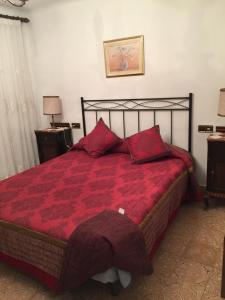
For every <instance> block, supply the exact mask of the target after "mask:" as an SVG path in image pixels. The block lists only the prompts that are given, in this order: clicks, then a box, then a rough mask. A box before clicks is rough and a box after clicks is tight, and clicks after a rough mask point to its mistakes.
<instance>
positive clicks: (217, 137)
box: [207, 133, 225, 142]
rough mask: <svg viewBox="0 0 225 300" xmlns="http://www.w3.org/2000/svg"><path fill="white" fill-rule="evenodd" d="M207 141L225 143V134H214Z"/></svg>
mask: <svg viewBox="0 0 225 300" xmlns="http://www.w3.org/2000/svg"><path fill="white" fill-rule="evenodd" d="M207 140H208V141H209V142H214V141H217V142H218V141H219V142H225V134H224V133H213V134H210V135H209V136H208V139H207Z"/></svg>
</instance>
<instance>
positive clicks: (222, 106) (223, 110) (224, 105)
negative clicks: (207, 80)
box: [218, 88, 225, 117]
mask: <svg viewBox="0 0 225 300" xmlns="http://www.w3.org/2000/svg"><path fill="white" fill-rule="evenodd" d="M218 116H221V117H225V88H223V89H220V99H219V107H218Z"/></svg>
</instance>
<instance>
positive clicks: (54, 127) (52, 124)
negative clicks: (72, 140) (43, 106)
mask: <svg viewBox="0 0 225 300" xmlns="http://www.w3.org/2000/svg"><path fill="white" fill-rule="evenodd" d="M51 128H52V129H56V128H57V127H56V126H55V121H54V115H52V123H51Z"/></svg>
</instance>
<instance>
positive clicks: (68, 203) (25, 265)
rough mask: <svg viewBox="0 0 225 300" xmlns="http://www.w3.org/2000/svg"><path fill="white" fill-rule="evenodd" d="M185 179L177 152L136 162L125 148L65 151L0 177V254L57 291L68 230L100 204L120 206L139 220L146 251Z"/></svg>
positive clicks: (178, 199) (183, 187) (184, 186)
mask: <svg viewBox="0 0 225 300" xmlns="http://www.w3.org/2000/svg"><path fill="white" fill-rule="evenodd" d="M186 155H187V154H186ZM187 184H188V171H187V166H186V165H185V163H184V161H183V160H181V159H178V158H167V159H163V160H158V161H154V162H151V163H145V164H142V165H137V164H133V163H132V162H131V159H130V156H129V155H128V154H122V153H114V154H107V155H104V156H102V157H100V158H98V159H95V158H92V157H90V156H89V155H88V154H86V152H84V151H70V152H68V153H66V154H64V155H62V156H60V157H57V158H55V159H53V160H50V161H48V162H46V163H44V164H42V165H39V166H37V167H34V168H32V169H30V170H27V171H25V172H23V173H20V174H18V175H16V176H13V177H11V178H8V179H6V180H3V181H2V182H1V183H0V259H2V260H4V261H7V262H9V263H11V264H13V265H14V266H16V267H18V268H19V269H22V270H25V271H27V272H29V273H32V274H33V276H34V277H36V278H38V279H39V280H41V281H42V282H43V283H44V284H46V285H47V286H48V287H49V288H51V289H54V290H57V284H58V280H59V277H60V272H61V268H62V263H63V258H64V253H65V248H66V246H67V241H68V239H69V237H70V235H71V233H72V232H73V231H74V230H75V229H76V227H77V226H78V225H79V224H80V223H82V222H84V221H86V220H87V219H88V218H91V217H92V216H94V215H96V214H98V213H99V212H101V211H103V210H104V209H112V210H118V209H119V208H123V209H124V210H125V213H126V214H127V216H128V217H129V218H130V219H131V220H132V221H133V222H134V223H136V224H137V225H139V226H140V228H141V230H142V231H143V233H144V237H145V240H146V246H147V249H148V252H149V253H151V254H152V253H153V252H154V249H155V248H156V245H157V243H158V242H159V241H160V239H161V237H162V235H163V233H164V231H165V229H166V227H167V226H168V223H169V221H170V219H171V218H172V217H173V216H174V214H175V212H176V210H177V209H178V207H179V205H180V202H181V201H182V199H183V198H184V197H185V194H186V190H187ZM112 226H113V224H112Z"/></svg>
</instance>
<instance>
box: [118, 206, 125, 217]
mask: <svg viewBox="0 0 225 300" xmlns="http://www.w3.org/2000/svg"><path fill="white" fill-rule="evenodd" d="M119 213H120V214H121V215H125V209H124V208H121V207H120V208H119Z"/></svg>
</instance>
